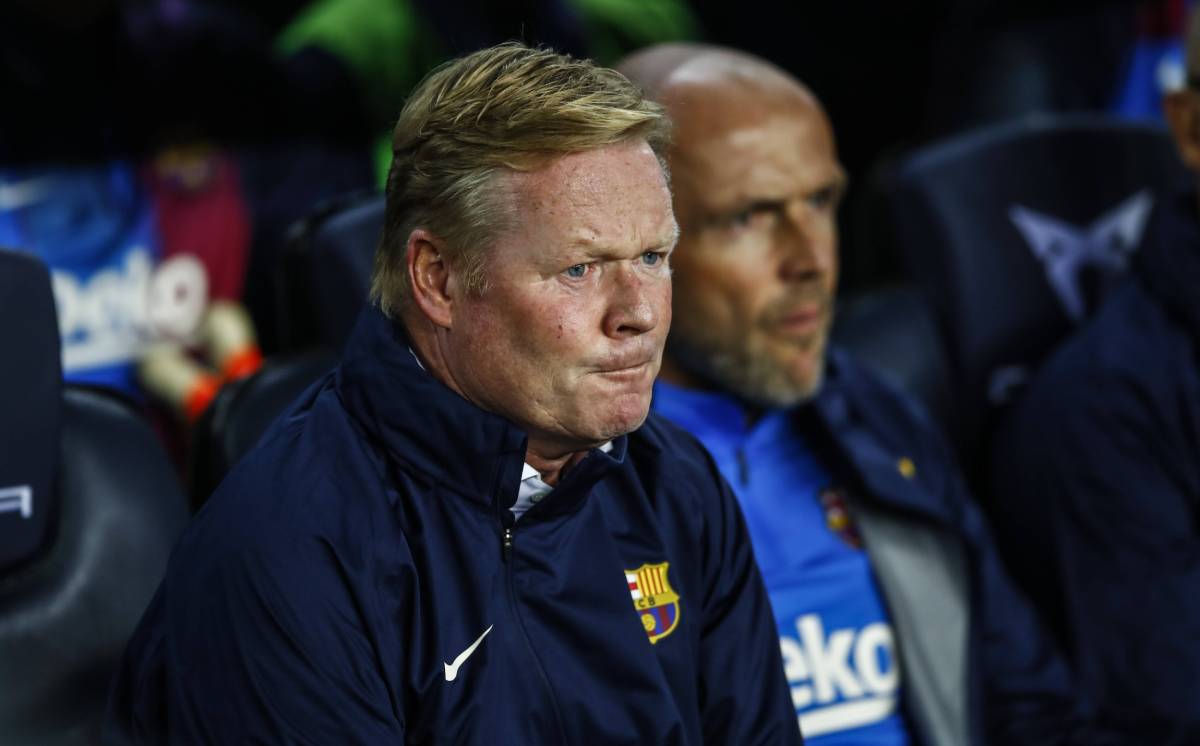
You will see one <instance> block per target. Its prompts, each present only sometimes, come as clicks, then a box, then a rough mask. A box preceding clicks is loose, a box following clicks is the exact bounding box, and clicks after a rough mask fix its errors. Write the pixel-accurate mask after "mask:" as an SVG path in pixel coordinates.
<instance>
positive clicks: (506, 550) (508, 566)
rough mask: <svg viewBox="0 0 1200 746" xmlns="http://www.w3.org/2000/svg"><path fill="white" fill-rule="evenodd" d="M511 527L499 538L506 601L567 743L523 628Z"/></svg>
mask: <svg viewBox="0 0 1200 746" xmlns="http://www.w3.org/2000/svg"><path fill="white" fill-rule="evenodd" d="M513 528H514V527H512V526H505V527H504V532H503V534H502V538H501V546H502V547H503V548H502V550H501V553H502V555H503V557H504V577H505V580H506V583H505V585H507V586H508V603H509V606H510V607H511V608H512V615H513V619H514V620H515V621H516V623H517V629H518V630H520V633H521V639H522V640H524V641H525V649H526V652H527V653H528V655H529V657H530V658H531V659H532V660H533V664H534V668H536V669H537V672H538V676H539V677H540V678H541V680H542V686H544V687H546V692H547V693H548V696H547V700H549V702H550V706H551V708H552V710H553V712H554V723H555V725H557V726H558V735H559V737H560V738H561V739H562V743H567V740H566V739H567V731H566V728H565V727H563V721H562V715H561V714H560V713H559V711H558V701H557V700H556V699H555V698H554V687H552V686H551V685H550V678H549V677H548V676H546V669H545V668H543V667H542V662H541V660H539V659H538V657H537V653H536V652H535V651H534V649H533V643H532V642H531V641H530V640H529V633H528V632H527V631H526V630H525V622H524V620H522V619H521V609H520V606H519V604H518V603H517V591H516V588H515V583H514V582H513V566H512V561H511V560H512V551H513V548H512V547H513Z"/></svg>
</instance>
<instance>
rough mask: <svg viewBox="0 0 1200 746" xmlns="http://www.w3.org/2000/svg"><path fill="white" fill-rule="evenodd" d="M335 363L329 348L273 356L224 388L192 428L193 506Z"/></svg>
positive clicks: (201, 502) (207, 494) (208, 493)
mask: <svg viewBox="0 0 1200 746" xmlns="http://www.w3.org/2000/svg"><path fill="white" fill-rule="evenodd" d="M336 363H337V356H336V355H334V354H333V353H332V352H329V351H324V350H317V351H313V352H308V353H304V354H300V355H295V356H290V357H282V358H280V357H276V358H268V359H267V361H266V362H265V363H264V364H263V367H262V368H260V369H259V370H258V371H257V372H256V373H254V374H253V375H250V376H247V377H246V378H242V379H240V380H237V381H233V382H231V383H228V384H226V385H225V386H223V387H222V388H221V390H220V391H219V392H218V393H217V396H216V398H214V399H213V401H212V403H211V404H210V405H209V406H208V409H206V410H205V411H204V414H203V415H202V416H201V417H200V419H199V420H197V422H196V425H195V427H194V428H193V430H192V452H191V456H190V459H189V460H190V464H191V468H190V472H191V477H190V489H189V491H190V492H191V499H192V505H193V507H195V508H199V506H200V505H201V504H203V502H204V501H205V500H207V499H208V497H209V495H211V494H212V492H213V490H215V489H216V488H217V485H219V484H220V483H221V480H222V479H224V478H225V474H226V473H228V471H229V469H230V468H232V467H233V465H234V464H236V463H237V462H238V461H239V460H240V459H241V458H242V456H245V455H246V454H247V453H248V452H249V451H250V449H251V448H253V447H254V446H255V444H256V443H258V440H259V438H261V437H262V435H263V433H264V432H266V430H267V428H268V427H269V426H270V425H271V423H272V422H273V421H274V420H275V419H276V418H277V417H278V416H279V415H280V414H281V413H282V412H283V411H284V410H286V409H287V407H288V405H289V404H291V403H292V402H293V401H294V400H295V399H296V397H298V396H300V394H301V393H303V392H304V390H305V389H307V388H308V387H309V386H310V385H312V383H313V382H314V381H316V380H317V379H318V378H320V377H321V376H323V375H324V374H325V373H327V372H329V371H330V370H332V369H333V366H334V365H335V364H336Z"/></svg>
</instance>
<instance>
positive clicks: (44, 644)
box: [0, 250, 187, 745]
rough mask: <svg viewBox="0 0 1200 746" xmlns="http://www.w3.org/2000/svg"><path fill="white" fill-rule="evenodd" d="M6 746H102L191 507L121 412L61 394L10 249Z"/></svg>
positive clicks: (20, 263)
mask: <svg viewBox="0 0 1200 746" xmlns="http://www.w3.org/2000/svg"><path fill="white" fill-rule="evenodd" d="M0 350H2V353H0V355H2V357H3V359H4V361H5V362H4V365H2V366H0V692H3V693H4V694H3V696H2V697H0V743H3V744H39V745H42V744H51V745H52V744H63V745H67V744H90V743H95V742H96V739H97V738H98V734H99V725H100V721H101V718H102V717H103V713H104V706H105V702H106V699H107V695H108V685H109V680H110V679H111V677H112V674H113V672H114V671H115V670H116V666H117V664H118V661H119V659H120V656H121V654H122V652H123V650H124V648H125V643H126V640H127V639H128V637H129V635H130V634H131V633H132V632H133V629H134V627H135V626H136V624H137V621H138V619H139V618H140V617H141V614H142V611H143V610H144V609H145V607H146V605H147V604H148V603H149V601H150V598H151V596H152V595H153V593H154V589H155V587H156V586H157V585H158V583H159V581H160V580H161V578H162V575H163V573H164V571H165V569H166V563H167V556H168V554H169V552H170V549H171V546H172V545H173V543H174V541H175V539H176V537H177V536H178V534H179V532H180V531H181V530H182V528H183V526H184V523H185V522H186V520H187V503H186V500H185V499H184V495H183V490H182V487H181V485H180V483H179V480H178V479H177V478H176V475H175V473H174V472H173V471H172V468H171V464H170V463H169V461H168V459H167V456H166V454H165V453H164V451H163V450H162V448H161V446H160V445H159V442H158V439H157V438H156V436H155V434H154V432H153V431H152V430H151V429H150V427H149V426H148V425H147V424H146V423H145V422H144V421H143V420H142V419H141V418H140V417H139V416H138V415H137V414H136V413H135V411H134V410H133V409H132V407H130V406H129V405H128V404H127V403H126V402H125V401H123V400H122V399H120V398H117V397H116V395H112V394H108V393H106V392H104V391H101V390H97V389H89V388H83V387H77V386H66V387H64V386H63V383H62V378H61V367H60V358H59V338H58V328H57V320H56V318H55V307H54V300H53V297H52V294H51V287H50V277H49V273H48V272H47V270H46V268H45V266H44V265H43V264H42V263H41V262H40V261H38V260H36V259H34V258H32V257H31V256H28V255H25V254H19V253H16V252H11V251H4V250H0Z"/></svg>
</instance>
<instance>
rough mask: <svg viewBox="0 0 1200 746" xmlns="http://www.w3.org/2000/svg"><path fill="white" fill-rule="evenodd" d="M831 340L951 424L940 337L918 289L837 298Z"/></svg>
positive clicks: (881, 290) (947, 374) (897, 288)
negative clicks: (842, 298)
mask: <svg viewBox="0 0 1200 746" xmlns="http://www.w3.org/2000/svg"><path fill="white" fill-rule="evenodd" d="M833 341H834V343H836V344H838V345H839V346H841V347H844V348H845V349H847V350H848V351H849V352H850V353H852V354H853V355H854V357H855V359H857V360H858V361H859V362H861V363H864V364H865V365H867V366H869V367H871V368H873V369H874V370H875V371H876V372H878V373H880V374H881V375H883V376H884V377H885V378H887V379H889V380H890V381H891V382H892V383H893V384H894V385H896V386H897V387H899V388H900V389H901V390H903V391H905V392H906V393H908V394H909V395H911V396H913V397H914V398H915V399H917V400H918V401H920V402H921V404H922V405H923V406H924V407H925V410H926V411H927V412H929V414H930V416H931V417H933V418H934V420H936V421H937V422H938V423H939V424H940V425H941V426H942V428H943V429H944V430H946V431H947V432H950V431H953V430H954V429H955V424H954V416H955V412H954V410H953V402H952V401H951V398H950V384H949V381H950V372H949V370H948V368H947V365H948V362H947V358H946V349H945V342H944V341H943V340H942V336H941V331H940V329H939V328H938V324H937V320H936V319H935V318H934V315H933V310H932V309H931V308H929V304H928V302H927V301H926V299H925V296H924V294H923V293H922V292H921V291H920V289H919V288H916V287H914V286H912V285H895V286H891V287H885V288H878V289H875V290H871V291H867V292H864V293H859V294H857V295H855V296H853V297H850V298H846V299H844V300H839V301H838V307H837V316H836V317H835V319H834V324H833Z"/></svg>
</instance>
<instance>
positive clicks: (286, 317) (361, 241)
mask: <svg viewBox="0 0 1200 746" xmlns="http://www.w3.org/2000/svg"><path fill="white" fill-rule="evenodd" d="M383 218H384V197H383V195H382V194H378V193H370V194H362V193H358V194H353V195H348V196H346V197H343V198H341V199H339V200H336V201H334V202H333V203H331V204H329V205H327V206H325V207H323V208H321V209H320V210H318V211H317V212H316V213H315V214H313V215H312V216H311V217H309V218H306V219H305V220H303V221H301V222H300V223H299V224H298V225H297V226H295V227H294V228H293V229H292V234H291V237H290V239H289V241H288V248H287V253H286V256H285V258H284V262H283V277H282V278H281V281H280V283H279V284H280V287H281V288H282V293H283V298H282V299H281V303H280V308H281V313H282V316H283V317H282V318H280V320H279V328H280V329H282V330H285V332H284V334H283V335H282V336H283V339H284V345H285V348H286V349H288V350H304V349H308V348H311V347H325V348H328V349H331V350H341V349H342V346H343V345H344V344H345V342H346V339H347V338H348V337H349V336H350V331H351V329H353V328H354V322H355V320H356V319H357V318H358V313H359V311H361V310H362V307H363V305H364V304H366V302H367V294H368V291H369V290H370V287H371V268H372V265H373V262H374V258H375V247H376V245H377V244H378V243H379V237H380V235H381V234H382V232H383Z"/></svg>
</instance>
